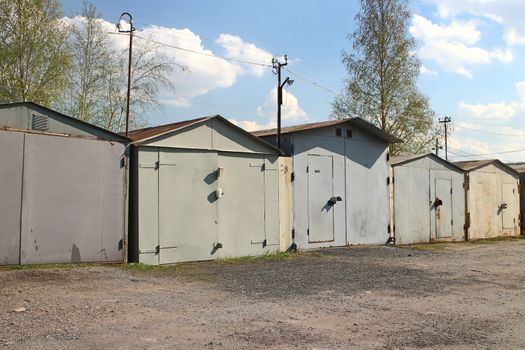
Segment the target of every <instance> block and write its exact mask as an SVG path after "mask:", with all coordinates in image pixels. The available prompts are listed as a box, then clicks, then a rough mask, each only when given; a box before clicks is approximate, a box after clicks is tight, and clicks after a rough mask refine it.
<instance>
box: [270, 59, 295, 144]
mask: <svg viewBox="0 0 525 350" xmlns="http://www.w3.org/2000/svg"><path fill="white" fill-rule="evenodd" d="M287 64H288V55H284V63H281V62H279V60H278V59H277V58H272V66H273V73H274V74H277V148H279V149H281V106H282V104H283V87H284V85H286V84H288V85H292V84H293V80H291V79H290V78H289V77H287V78H286V79H285V80H284V82H283V83H282V84H281V67H284V66H286V65H287Z"/></svg>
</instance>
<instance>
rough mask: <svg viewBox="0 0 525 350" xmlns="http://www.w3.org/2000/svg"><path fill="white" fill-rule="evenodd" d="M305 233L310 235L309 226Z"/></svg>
mask: <svg viewBox="0 0 525 350" xmlns="http://www.w3.org/2000/svg"><path fill="white" fill-rule="evenodd" d="M306 235H307V236H310V229H309V228H307V229H306Z"/></svg>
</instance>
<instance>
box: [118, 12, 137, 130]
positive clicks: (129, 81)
mask: <svg viewBox="0 0 525 350" xmlns="http://www.w3.org/2000/svg"><path fill="white" fill-rule="evenodd" d="M123 16H128V17H129V21H128V23H129V30H122V29H121V26H120V21H121V20H122V17H123ZM117 29H118V32H119V33H129V57H128V91H127V101H126V137H127V136H128V131H129V99H130V95H131V50H132V48H133V32H134V31H135V27H133V17H132V16H131V15H130V14H129V13H128V12H124V13H122V14H121V15H120V18H119V20H118V23H117Z"/></svg>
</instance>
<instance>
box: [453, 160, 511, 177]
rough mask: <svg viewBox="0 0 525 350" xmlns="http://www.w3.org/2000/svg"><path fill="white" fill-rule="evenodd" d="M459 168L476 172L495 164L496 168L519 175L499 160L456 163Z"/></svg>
mask: <svg viewBox="0 0 525 350" xmlns="http://www.w3.org/2000/svg"><path fill="white" fill-rule="evenodd" d="M454 164H456V165H457V166H459V167H460V168H461V169H463V170H465V171H471V170H476V169H479V168H482V167H484V166H487V165H489V164H494V165H496V166H500V167H502V168H504V169H507V170H508V171H509V172H510V173H515V174H519V172H517V171H516V170H514V169H513V168H512V167H510V166H508V165H507V164H505V163H503V162H502V161H500V160H499V159H480V160H466V161H461V162H454Z"/></svg>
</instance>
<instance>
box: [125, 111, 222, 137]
mask: <svg viewBox="0 0 525 350" xmlns="http://www.w3.org/2000/svg"><path fill="white" fill-rule="evenodd" d="M211 118H213V117H201V118H195V119H190V120H183V121H180V122H176V123H171V124H164V125H159V126H152V127H149V128H143V129H137V130H132V131H129V132H128V138H130V139H131V140H132V141H140V140H145V139H149V138H151V137H154V136H159V135H162V134H165V133H167V132H171V131H175V130H178V129H181V128H183V127H186V126H189V125H191V124H195V123H198V122H202V121H205V120H208V119H211Z"/></svg>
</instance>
